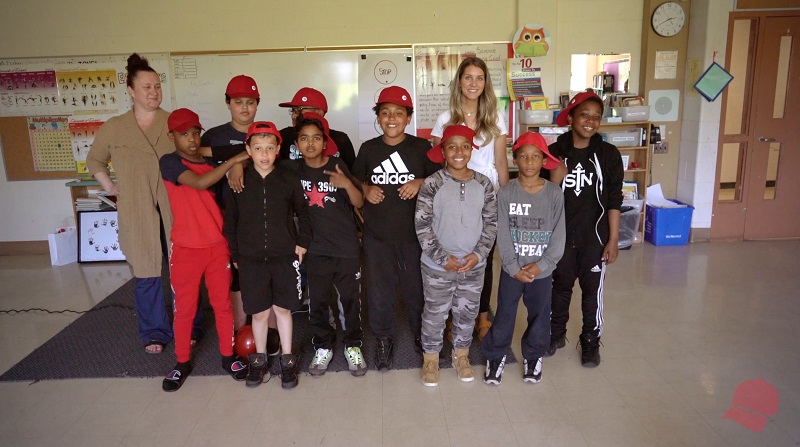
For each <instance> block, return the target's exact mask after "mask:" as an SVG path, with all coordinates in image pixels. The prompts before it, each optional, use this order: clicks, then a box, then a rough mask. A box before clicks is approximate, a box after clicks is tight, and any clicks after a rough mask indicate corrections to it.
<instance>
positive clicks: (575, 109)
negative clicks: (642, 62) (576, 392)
mask: <svg viewBox="0 0 800 447" xmlns="http://www.w3.org/2000/svg"><path fill="white" fill-rule="evenodd" d="M602 117H603V100H602V99H600V97H599V96H597V95H596V94H594V93H592V92H582V93H579V94H577V95H575V97H574V98H572V100H570V102H569V104H568V106H567V108H566V109H564V110H563V111H561V113H559V114H558V118H557V119H556V124H558V125H559V126H566V125H567V124H569V125H571V126H572V129H571V130H570V131H569V132H567V133H565V134H563V135H561V136H560V137H559V138H558V140H557V141H556V142H555V143H553V144H551V145H550V147H549V149H550V153H551V154H553V155H554V156H556V157H559V158H561V159H562V160H564V164H562V166H561V167H560V169H559V170H557V171H555V172H553V173H552V175H551V180H553V181H555V182H556V183H557V184H558V183H561V188H562V189H563V191H564V214H565V218H566V229H567V240H566V246H565V249H564V256H563V257H562V258H561V260H560V261H559V262H558V265H557V266H556V270H555V272H553V303H552V316H551V321H550V337H551V339H550V348H549V349H548V350H547V355H548V356H551V355H553V354H555V352H556V350H557V349H559V348H562V347H564V345H565V344H566V342H565V338H566V333H567V321H568V320H569V303H570V300H571V299H572V288H573V286H574V284H575V279H576V278H577V279H578V282H579V283H580V286H581V293H582V300H581V309H582V310H583V328H582V330H581V336H580V344H581V364H582V365H583V366H585V367H587V368H593V367H595V366H597V365H599V364H600V348H599V344H600V335H601V334H602V330H603V280H604V278H605V272H606V265H607V264H611V263H613V262H614V261H616V260H617V250H618V249H617V244H618V243H619V210H620V207H621V206H622V179H623V175H624V172H623V169H622V157H621V156H620V153H619V150H617V148H616V146H614V145H612V144H609V143H606V142H604V141H603V139H602V137H601V136H600V135H598V134H597V130H598V128H599V127H600V121H601V119H602ZM564 165H566V168H565V166H564ZM562 179H563V181H562Z"/></svg>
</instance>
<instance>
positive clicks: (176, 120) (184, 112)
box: [167, 109, 203, 132]
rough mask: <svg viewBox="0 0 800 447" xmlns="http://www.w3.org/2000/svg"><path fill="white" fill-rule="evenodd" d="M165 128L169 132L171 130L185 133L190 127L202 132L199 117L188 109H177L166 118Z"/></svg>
mask: <svg viewBox="0 0 800 447" xmlns="http://www.w3.org/2000/svg"><path fill="white" fill-rule="evenodd" d="M167 127H168V128H169V131H170V132H172V131H173V130H177V131H178V132H186V131H187V130H189V129H191V128H192V127H197V128H199V129H200V130H203V126H201V125H200V117H199V116H197V114H196V113H194V112H192V111H191V110H189V109H178V110H174V111H173V112H172V113H170V114H169V118H167Z"/></svg>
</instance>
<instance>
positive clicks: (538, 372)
mask: <svg viewBox="0 0 800 447" xmlns="http://www.w3.org/2000/svg"><path fill="white" fill-rule="evenodd" d="M522 381H523V382H528V383H539V382H541V381H542V358H541V357H539V358H538V359H536V360H528V359H525V360H524V362H523V365H522Z"/></svg>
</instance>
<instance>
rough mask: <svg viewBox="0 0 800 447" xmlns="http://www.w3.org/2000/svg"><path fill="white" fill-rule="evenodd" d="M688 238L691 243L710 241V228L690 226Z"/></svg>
mask: <svg viewBox="0 0 800 447" xmlns="http://www.w3.org/2000/svg"><path fill="white" fill-rule="evenodd" d="M689 240H690V241H691V242H692V243H693V244H695V243H698V242H711V228H692V229H691V231H690V232H689Z"/></svg>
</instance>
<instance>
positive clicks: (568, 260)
mask: <svg viewBox="0 0 800 447" xmlns="http://www.w3.org/2000/svg"><path fill="white" fill-rule="evenodd" d="M602 256H603V246H602V245H599V244H592V245H591V246H587V247H570V246H569V245H568V246H566V247H565V248H564V256H562V257H561V260H560V261H558V265H557V266H556V270H555V272H553V306H552V310H553V314H552V316H551V319H550V336H551V337H553V338H556V337H562V336H564V335H565V334H566V333H567V321H569V303H570V301H571V300H572V288H573V286H574V285H575V279H578V283H579V284H580V286H581V310H582V311H583V312H582V313H583V328H582V329H581V333H582V334H588V333H594V334H595V335H597V336H598V337H599V336H600V335H601V333H602V331H603V280H604V279H605V274H606V263H605V261H603V260H602V259H601V257H602Z"/></svg>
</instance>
